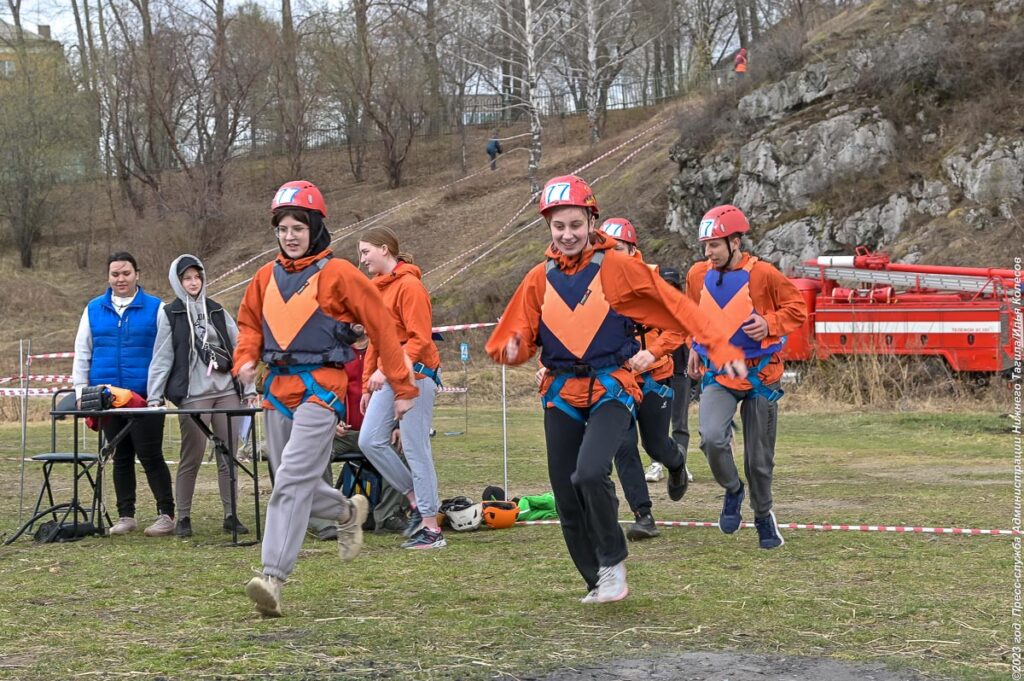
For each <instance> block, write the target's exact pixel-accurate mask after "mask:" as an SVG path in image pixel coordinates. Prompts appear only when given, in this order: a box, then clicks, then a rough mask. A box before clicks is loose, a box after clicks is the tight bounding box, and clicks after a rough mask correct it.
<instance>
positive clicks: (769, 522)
mask: <svg viewBox="0 0 1024 681" xmlns="http://www.w3.org/2000/svg"><path fill="white" fill-rule="evenodd" d="M754 527H756V528H757V542H758V543H759V544H760V545H761V548H762V549H777V548H779V547H780V546H782V545H783V544H785V543H786V540H785V539H783V538H782V533H780V532H779V522H778V521H777V520H775V513H774V512H773V511H768V515H766V516H765V517H763V518H754Z"/></svg>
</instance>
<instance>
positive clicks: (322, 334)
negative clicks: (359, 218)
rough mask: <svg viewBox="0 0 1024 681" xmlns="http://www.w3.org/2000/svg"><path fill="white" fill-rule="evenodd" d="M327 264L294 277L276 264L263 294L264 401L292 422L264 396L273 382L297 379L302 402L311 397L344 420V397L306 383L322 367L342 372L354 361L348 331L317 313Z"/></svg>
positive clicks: (286, 411) (275, 402)
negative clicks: (284, 376) (288, 377)
mask: <svg viewBox="0 0 1024 681" xmlns="http://www.w3.org/2000/svg"><path fill="white" fill-rule="evenodd" d="M329 261H330V257H326V258H321V259H320V260H318V261H317V262H316V263H315V264H314V265H311V266H310V267H307V268H305V269H304V270H301V271H299V272H289V271H288V270H286V269H285V268H284V266H282V265H281V264H280V263H277V264H276V265H275V266H274V273H273V276H272V277H271V278H270V281H269V282H268V284H267V290H266V291H265V292H264V294H263V355H262V359H263V361H264V362H266V363H267V366H268V367H269V374H268V376H267V381H266V383H265V384H264V399H266V400H267V401H268V402H270V403H271V404H272V405H273V406H274V408H275V409H277V410H278V411H279V412H281V413H282V414H284V415H285V416H287V417H288V418H292V415H293V412H292V410H291V409H288V408H287V407H285V406H284V404H282V403H281V402H280V401H279V400H278V399H277V398H275V397H274V395H273V394H272V393H271V391H270V384H271V382H272V381H273V378H274V376H278V375H281V374H290V375H297V376H299V377H300V378H302V382H303V383H304V384H305V386H306V394H305V395H303V397H302V402H305V401H306V400H308V399H309V398H310V397H314V396H315V397H317V398H318V399H320V400H321V401H322V402H323V403H324V404H326V405H327V406H328V407H329V408H331V409H333V410H334V411H335V413H337V414H338V417H339V418H344V417H345V396H344V395H340V396H339V395H336V394H334V393H333V392H331V391H329V390H327V389H326V388H324V387H323V386H321V385H320V384H319V383H317V382H316V381H315V380H314V379H313V377H312V373H311V372H312V371H314V370H315V369H319V368H320V367H323V366H332V367H343V366H344V365H345V364H347V363H348V362H350V361H352V360H353V359H354V358H355V352H354V351H353V350H352V347H351V344H352V343H353V342H354V341H355V339H356V338H357V334H355V333H354V332H353V331H352V326H351V325H350V324H348V323H346V322H341V321H338V320H337V319H335V318H333V317H331V316H330V315H327V314H325V313H324V311H323V310H322V309H320V302H319V301H318V300H317V292H318V285H319V281H320V273H321V271H323V268H324V266H326V265H327V263H328V262H329Z"/></svg>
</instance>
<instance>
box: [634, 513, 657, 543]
mask: <svg viewBox="0 0 1024 681" xmlns="http://www.w3.org/2000/svg"><path fill="white" fill-rule="evenodd" d="M660 534H661V531H659V530H658V526H657V525H655V524H654V516H652V515H651V514H650V513H644V514H643V515H642V516H638V517H637V519H636V520H635V521H634V522H633V524H632V525H630V526H629V528H628V529H627V530H626V538H627V539H629V540H630V541H640V540H641V539H651V538H653V537H657V536H658V535H660Z"/></svg>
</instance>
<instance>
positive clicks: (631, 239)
mask: <svg viewBox="0 0 1024 681" xmlns="http://www.w3.org/2000/svg"><path fill="white" fill-rule="evenodd" d="M601 231H602V232H604V233H605V234H607V235H608V236H610V237H611V238H613V239H617V240H619V241H622V242H623V243H627V244H632V245H634V246H636V228H635V227H633V223H631V222H630V221H629V220H627V219H626V218H608V219H607V220H605V221H604V224H603V225H601Z"/></svg>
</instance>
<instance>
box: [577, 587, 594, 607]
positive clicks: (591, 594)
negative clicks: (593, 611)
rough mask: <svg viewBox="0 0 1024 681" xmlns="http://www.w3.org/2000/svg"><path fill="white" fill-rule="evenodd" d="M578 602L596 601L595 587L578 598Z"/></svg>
mask: <svg viewBox="0 0 1024 681" xmlns="http://www.w3.org/2000/svg"><path fill="white" fill-rule="evenodd" d="M580 603H597V587H596V586H595V587H594V588H593V589H591V590H590V591H588V592H587V595H586V596H584V597H583V598H581V599H580Z"/></svg>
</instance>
